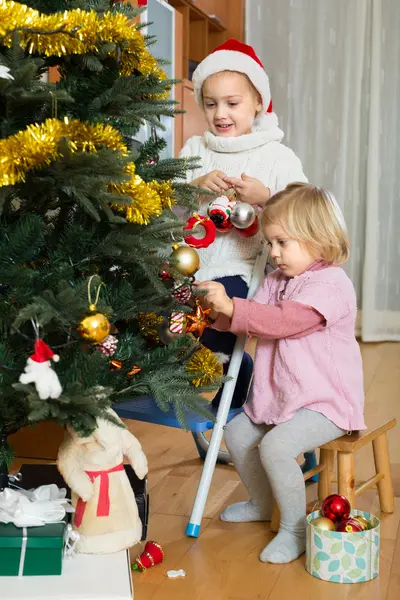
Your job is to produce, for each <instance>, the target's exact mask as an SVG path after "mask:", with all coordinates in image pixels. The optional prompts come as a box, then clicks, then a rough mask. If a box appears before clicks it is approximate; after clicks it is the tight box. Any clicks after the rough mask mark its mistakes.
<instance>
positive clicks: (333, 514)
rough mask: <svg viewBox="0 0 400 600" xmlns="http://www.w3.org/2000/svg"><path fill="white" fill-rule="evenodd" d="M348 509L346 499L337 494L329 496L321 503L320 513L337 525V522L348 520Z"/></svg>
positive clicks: (349, 507)
mask: <svg viewBox="0 0 400 600" xmlns="http://www.w3.org/2000/svg"><path fill="white" fill-rule="evenodd" d="M350 509H351V506H350V502H349V501H348V500H347V498H345V497H344V496H340V495H339V494H331V495H330V496H328V497H327V498H325V500H324V501H323V503H322V509H321V512H322V514H323V515H324V517H326V518H327V519H331V521H334V522H335V523H339V521H344V520H345V519H348V518H349V516H350Z"/></svg>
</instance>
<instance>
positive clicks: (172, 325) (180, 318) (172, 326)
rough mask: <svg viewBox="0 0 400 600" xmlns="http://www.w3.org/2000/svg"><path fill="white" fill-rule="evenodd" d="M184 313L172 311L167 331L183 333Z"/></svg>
mask: <svg viewBox="0 0 400 600" xmlns="http://www.w3.org/2000/svg"><path fill="white" fill-rule="evenodd" d="M185 323H186V318H185V313H183V312H179V311H174V312H172V313H171V316H170V318H169V330H170V332H171V333H184V331H185Z"/></svg>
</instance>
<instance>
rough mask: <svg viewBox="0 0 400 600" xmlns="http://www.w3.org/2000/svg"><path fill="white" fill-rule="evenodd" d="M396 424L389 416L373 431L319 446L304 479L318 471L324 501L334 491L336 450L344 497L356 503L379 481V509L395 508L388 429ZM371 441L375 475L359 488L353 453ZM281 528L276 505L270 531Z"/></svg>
mask: <svg viewBox="0 0 400 600" xmlns="http://www.w3.org/2000/svg"><path fill="white" fill-rule="evenodd" d="M396 424H397V420H396V419H390V421H387V422H386V423H384V424H383V425H381V426H380V427H377V428H376V429H373V430H372V431H368V430H367V431H360V432H355V433H351V434H350V435H343V436H342V437H340V438H338V439H337V440H333V441H332V442H329V443H328V444H324V445H323V446H321V447H320V454H319V465H317V466H316V467H314V468H313V469H310V470H309V471H306V472H305V473H304V481H307V480H308V479H310V478H311V477H313V475H316V474H317V473H319V474H320V475H319V479H318V499H319V500H321V501H322V500H324V498H326V497H327V496H329V494H331V493H332V477H333V466H334V460H335V452H337V472H338V494H341V495H342V496H345V497H346V498H347V499H348V501H349V502H350V505H351V506H352V507H353V506H355V500H356V498H357V497H358V496H360V495H361V494H362V493H363V492H365V491H366V490H368V489H369V488H371V487H372V486H374V485H375V484H376V486H377V488H378V494H379V504H380V509H381V511H382V512H384V513H392V512H393V511H394V492H393V483H392V474H391V471H390V458H389V448H388V440H387V432H388V431H389V429H393V427H395V426H396ZM369 442H372V449H373V453H374V462H375V475H374V476H373V477H370V479H368V480H367V481H365V482H364V483H363V484H362V485H360V486H359V487H356V486H355V480H354V455H355V453H356V452H357V450H359V449H360V448H362V447H363V446H365V444H368V443H369ZM278 529H279V509H278V507H277V505H276V504H275V506H274V510H273V514H272V521H271V530H272V531H278Z"/></svg>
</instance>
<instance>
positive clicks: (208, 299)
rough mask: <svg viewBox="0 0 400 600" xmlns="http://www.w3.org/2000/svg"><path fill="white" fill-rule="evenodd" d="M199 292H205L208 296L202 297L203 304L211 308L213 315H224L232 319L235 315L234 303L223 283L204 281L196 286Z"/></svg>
mask: <svg viewBox="0 0 400 600" xmlns="http://www.w3.org/2000/svg"><path fill="white" fill-rule="evenodd" d="M195 285H196V287H197V289H198V290H199V291H203V292H204V291H205V292H206V295H205V296H202V300H201V303H202V304H204V305H205V306H206V307H208V308H211V311H212V315H213V317H214V316H217V315H216V314H215V313H218V314H219V315H223V316H225V317H228V318H229V319H231V318H232V315H233V301H232V300H231V298H229V296H228V295H227V293H226V291H225V288H224V286H223V285H222V283H218V282H217V281H203V282H201V283H196V284H195Z"/></svg>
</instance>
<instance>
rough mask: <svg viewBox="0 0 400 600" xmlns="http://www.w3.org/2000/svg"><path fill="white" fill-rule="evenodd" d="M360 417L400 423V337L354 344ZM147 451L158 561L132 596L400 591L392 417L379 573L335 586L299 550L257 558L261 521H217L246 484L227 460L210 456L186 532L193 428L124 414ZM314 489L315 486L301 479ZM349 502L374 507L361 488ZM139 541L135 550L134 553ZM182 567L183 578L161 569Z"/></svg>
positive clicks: (282, 596)
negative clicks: (360, 381)
mask: <svg viewBox="0 0 400 600" xmlns="http://www.w3.org/2000/svg"><path fill="white" fill-rule="evenodd" d="M362 353H363V360H364V370H365V389H366V420H367V424H370V425H375V424H377V423H378V421H380V420H384V419H386V418H388V417H392V416H396V417H397V418H398V420H399V423H400V344H368V345H365V346H363V347H362ZM130 428H131V430H132V432H133V433H135V435H136V436H137V437H138V438H139V439H140V441H141V443H142V445H143V447H144V450H145V452H146V454H147V457H148V460H149V464H150V473H149V486H150V526H149V536H148V539H152V540H155V541H157V542H159V543H160V544H161V545H162V546H163V548H164V551H165V562H164V563H163V564H162V565H160V566H158V567H156V568H153V569H150V570H149V571H146V572H144V573H134V574H133V578H134V588H135V599H136V600H150V598H151V599H152V600H205V599H210V600H267V599H268V600H291V599H292V598H293V599H296V600H337V598H338V597H339V595H340V598H342V599H351V600H353V599H354V600H356V599H357V600H359V599H361V598H362V600H369V599H371V600H378V599H382V600H384V599H385V600H398V599H399V598H400V528H399V521H400V426H399V427H398V428H397V429H395V430H392V431H390V432H389V444H390V452H391V460H392V463H393V476H394V483H395V490H396V496H397V498H396V512H395V514H394V515H381V519H382V529H381V535H382V543H381V544H382V545H381V572H380V576H379V577H378V578H377V579H376V580H374V581H371V582H367V583H363V584H357V585H340V584H335V583H327V582H323V581H319V580H317V579H315V578H313V577H311V576H310V575H309V574H308V573H307V572H306V571H305V568H304V556H302V557H300V558H299V559H298V560H297V561H295V562H293V563H291V564H289V565H271V564H263V563H261V562H260V561H259V559H258V554H259V552H260V550H261V549H262V548H263V547H264V546H265V545H266V544H267V543H268V541H269V540H270V539H271V538H272V537H273V534H271V532H270V531H269V526H268V525H267V524H265V523H248V524H247V523H245V524H230V523H223V522H222V521H220V520H219V514H220V512H221V510H222V509H223V508H224V506H226V505H227V504H230V503H231V502H235V501H237V500H244V499H245V498H246V492H245V489H244V487H243V486H242V484H241V483H240V481H239V478H238V476H237V475H236V473H235V470H234V468H233V467H232V466H221V465H217V468H216V471H215V474H214V479H213V482H212V487H211V491H210V494H209V498H208V502H207V506H206V511H205V518H204V519H203V523H202V528H201V534H200V537H199V538H198V539H193V538H188V537H186V536H185V527H186V524H187V521H188V517H189V515H190V512H191V508H192V503H193V498H194V495H195V492H196V488H197V484H198V480H199V476H200V472H201V467H202V462H201V461H200V459H199V458H198V454H197V451H196V448H195V446H194V442H193V439H192V436H191V434H189V433H185V432H182V431H179V430H175V429H170V428H164V427H160V426H156V425H150V424H144V423H131V424H130ZM372 468H373V459H372V451H371V448H365V449H363V450H361V451H360V452H359V453H357V457H356V471H357V479H359V480H364V479H367V478H368V477H369V476H370V475H371V469H372ZM307 495H308V499H309V500H312V499H313V498H316V486H315V484H312V485H311V486H309V487H308V488H307ZM357 508H360V509H364V510H367V511H369V512H372V513H374V514H376V515H377V516H379V514H380V513H379V505H378V497H377V493H376V492H375V491H374V490H371V491H369V492H366V493H365V494H364V495H363V496H362V497H361V498H360V501H359V504H358V506H357ZM139 550H140V548H136V549H133V551H132V557H133V558H134V557H135V556H136V554H137V553H138V551H139ZM169 569H184V570H185V571H186V573H187V575H186V578H185V579H178V580H172V579H168V578H167V577H166V571H167V570H169Z"/></svg>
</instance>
